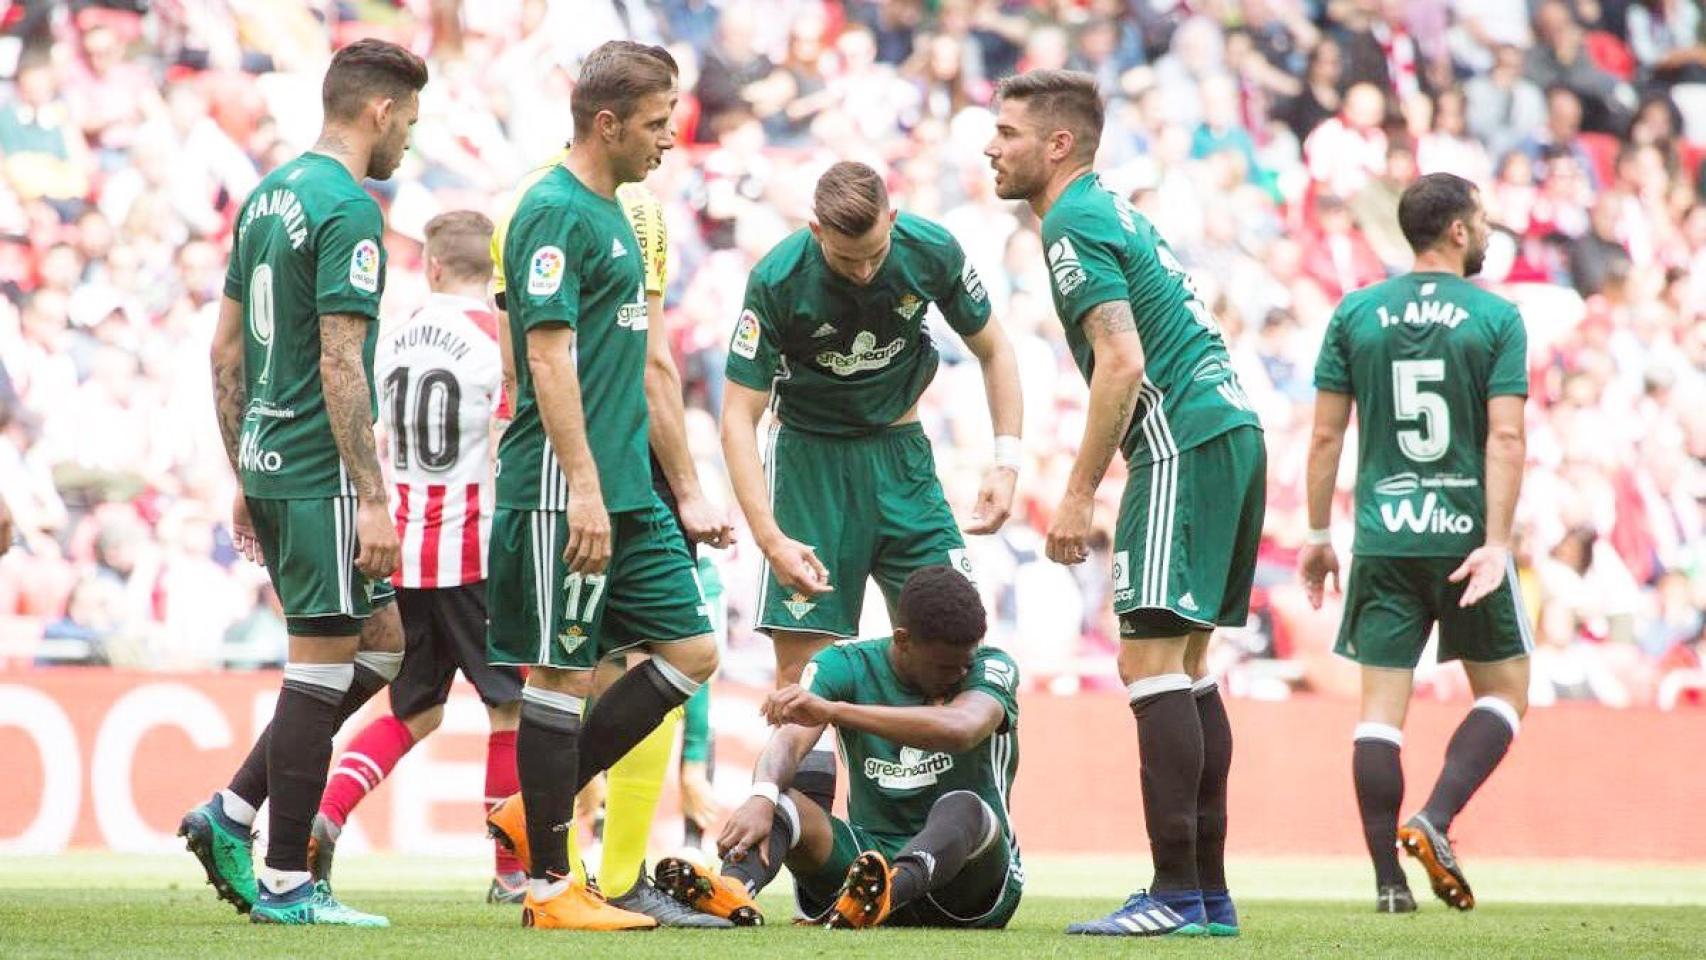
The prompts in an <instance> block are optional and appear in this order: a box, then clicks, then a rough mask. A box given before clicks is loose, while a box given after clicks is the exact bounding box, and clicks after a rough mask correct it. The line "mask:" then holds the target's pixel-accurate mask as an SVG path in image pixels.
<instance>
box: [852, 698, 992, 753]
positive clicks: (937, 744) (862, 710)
mask: <svg viewBox="0 0 1706 960" xmlns="http://www.w3.org/2000/svg"><path fill="white" fill-rule="evenodd" d="M995 720H996V724H995V725H999V722H1000V720H999V717H997V718H995ZM832 722H833V723H834V725H835V726H836V727H838V728H841V729H847V730H857V731H859V732H860V733H868V734H870V735H872V736H875V737H881V738H883V739H884V740H888V741H890V742H892V743H898V744H900V745H901V746H903V747H915V748H917V749H919V750H942V751H945V752H947V753H964V752H965V751H967V750H970V749H971V748H973V747H975V746H977V745H978V744H979V743H982V742H983V741H984V740H986V739H988V738H989V735H990V734H992V733H994V732H995V728H994V726H992V725H990V724H989V723H988V718H986V717H985V716H983V715H982V714H981V713H979V712H974V711H972V710H970V709H968V708H967V707H966V705H964V704H963V703H946V704H936V705H932V706H923V707H878V706H871V705H869V704H862V703H841V702H836V703H834V705H833V716H832Z"/></svg>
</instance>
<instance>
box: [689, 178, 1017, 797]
mask: <svg viewBox="0 0 1706 960" xmlns="http://www.w3.org/2000/svg"><path fill="white" fill-rule="evenodd" d="M813 217H814V220H813V222H812V223H811V225H810V227H809V229H804V230H799V231H797V232H795V233H794V234H792V235H791V236H789V237H788V238H787V239H785V240H783V241H782V242H781V243H779V244H777V245H776V247H775V249H773V250H771V251H770V252H769V253H768V254H766V255H765V256H764V258H763V259H762V260H760V261H759V262H758V264H757V265H756V266H754V267H753V269H752V274H751V276H750V277H749V279H748V280H747V288H746V302H745V307H744V309H743V310H742V312H741V315H740V320H739V322H738V323H737V324H736V326H735V331H734V337H733V339H732V340H731V342H730V344H729V354H728V367H727V376H728V385H727V389H726V390H725V392H724V394H723V422H722V428H723V452H724V456H725V459H726V461H727V463H728V469H729V479H730V481H731V482H732V484H733V486H734V490H735V496H736V498H737V499H738V500H739V501H740V506H741V510H742V511H743V512H744V513H745V514H746V520H747V524H748V526H749V527H751V529H752V535H753V538H754V539H755V540H756V541H757V543H758V547H759V549H760V550H761V551H763V553H764V559H765V570H764V573H763V583H762V585H761V587H760V593H759V601H758V614H757V626H758V629H759V630H761V631H764V632H766V633H769V634H770V637H771V639H772V641H773V642H774V644H775V649H776V681H777V684H778V685H779V686H780V685H785V684H789V683H795V682H797V681H798V680H799V678H800V671H801V670H802V669H803V668H804V667H805V665H806V662H807V661H808V660H810V659H811V657H812V655H813V654H815V653H817V652H818V651H819V650H821V649H823V648H824V647H825V646H826V645H828V644H829V643H831V642H832V641H834V640H835V639H837V638H845V637H851V636H854V635H855V634H857V633H858V630H859V611H860V609H861V607H862V606H863V604H864V597H865V582H866V580H867V579H868V578H870V577H871V576H875V577H876V579H877V583H878V586H879V587H881V589H882V591H883V596H884V599H885V600H887V601H888V605H889V610H890V612H891V614H892V613H893V611H894V604H895V601H896V599H897V597H898V596H899V593H900V587H901V584H903V583H904V582H905V581H906V578H907V576H908V575H909V574H911V573H912V572H913V571H915V570H918V569H921V568H923V567H926V566H931V565H936V564H947V565H950V566H954V567H956V568H958V569H959V570H960V571H961V572H963V573H964V574H966V576H967V577H970V576H972V570H971V564H970V563H969V562H968V561H967V559H966V555H965V538H964V537H963V536H962V535H961V532H960V527H959V524H958V523H957V522H956V521H955V519H954V515H953V513H952V511H950V510H949V509H948V504H947V501H946V499H945V498H944V496H943V494H942V484H941V481H940V480H938V479H937V476H936V463H935V459H934V457H933V455H932V453H931V450H930V441H929V439H928V438H927V437H926V436H925V435H924V428H923V425H922V424H920V423H919V421H918V399H919V397H920V396H921V395H922V394H923V393H924V389H925V387H927V386H929V384H930V380H931V378H932V377H934V376H935V375H936V366H937V363H938V362H939V356H938V353H937V350H936V346H935V344H934V343H933V342H932V341H931V338H930V335H929V333H928V332H927V331H926V330H925V327H924V321H925V317H926V314H927V312H928V310H929V308H930V306H931V305H932V304H934V305H935V306H936V307H937V308H938V309H939V310H940V311H941V313H942V316H943V317H944V318H945V319H946V320H947V322H948V325H949V326H950V327H951V328H953V330H954V332H955V333H957V334H959V335H960V336H961V337H962V338H963V339H964V340H965V344H966V347H967V348H968V349H969V350H970V351H971V353H972V355H973V356H974V357H976V358H977V362H978V364H979V365H980V366H981V367H982V368H983V378H984V389H985V391H986V393H987V395H988V402H989V414H990V420H991V422H992V425H993V427H994V431H995V448H994V454H995V455H994V461H993V464H992V465H991V466H990V467H989V469H988V470H987V471H986V472H985V473H984V477H983V483H982V487H981V489H980V491H979V493H978V499H977V503H976V506H975V507H974V509H973V513H972V516H971V518H970V521H969V522H968V524H967V526H966V529H965V532H966V533H972V534H987V533H994V532H995V531H996V530H998V529H1000V527H1001V524H1002V523H1003V522H1005V521H1006V519H1007V515H1008V513H1009V511H1010V510H1011V508H1012V503H1013V486H1014V482H1015V480H1016V478H1017V476H1018V459H1019V429H1020V420H1021V417H1022V407H1021V401H1020V396H1019V370H1018V365H1017V363H1016V361H1015V360H1014V356H1013V348H1012V345H1011V344H1010V343H1009V342H1008V340H1007V337H1006V334H1004V333H1003V332H1002V330H1001V327H1000V326H999V325H998V324H997V323H995V322H994V321H992V320H991V319H990V309H989V297H988V294H987V292H986V291H985V290H984V288H983V283H982V281H981V280H979V279H978V276H977V271H976V270H975V269H973V267H972V265H971V263H970V261H968V260H967V259H966V257H965V253H964V252H963V251H962V250H961V249H960V245H959V243H958V242H956V241H955V240H954V238H953V235H952V234H950V233H948V231H946V230H944V229H943V228H942V227H940V226H937V225H936V224H934V223H931V222H930V221H928V220H925V219H924V218H922V217H916V216H913V215H911V214H908V213H900V212H898V211H896V210H894V209H893V208H891V207H890V206H889V202H888V192H887V191H886V190H885V189H884V187H883V181H882V178H881V177H880V176H878V175H877V172H876V171H875V170H872V169H871V168H870V167H868V166H865V165H864V164H861V163H837V164H835V165H834V166H832V167H830V169H829V170H828V171H827V172H825V173H824V175H823V176H822V177H821V178H820V179H819V180H818V183H817V189H816V192H815V194H814V197H813ZM766 409H768V410H769V411H770V413H771V417H772V421H771V428H770V435H769V442H768V450H767V451H766V453H765V455H764V457H763V458H762V459H761V458H760V456H759V451H758V444H757V437H756V433H757V427H758V423H759V420H760V418H761V417H762V416H763V415H764V412H765V411H766ZM796 783H797V785H798V786H799V787H800V789H801V790H802V791H803V792H804V793H805V794H806V795H807V796H810V797H812V798H813V800H815V801H817V802H818V803H820V804H821V805H823V806H824V808H825V809H828V807H829V804H830V803H831V802H832V801H833V799H834V797H835V757H834V754H833V753H831V752H830V746H829V743H828V742H827V740H826V742H825V743H824V744H823V745H822V746H821V747H820V748H819V749H818V750H815V751H814V752H813V754H812V756H811V757H809V758H808V759H807V762H806V765H805V766H804V767H803V768H802V769H801V776H800V778H799V779H798V780H797V781H796Z"/></svg>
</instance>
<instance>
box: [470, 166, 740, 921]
mask: <svg viewBox="0 0 1706 960" xmlns="http://www.w3.org/2000/svg"><path fill="white" fill-rule="evenodd" d="M562 159H563V155H562V154H559V155H558V156H556V157H553V158H552V160H551V162H550V163H549V164H546V165H544V166H541V167H539V168H537V169H535V170H533V171H531V172H530V173H529V174H528V175H527V176H526V177H525V178H524V179H523V180H522V181H521V183H520V184H519V185H517V187H516V189H515V192H514V194H513V195H512V197H511V198H510V200H509V201H508V204H507V206H506V209H504V210H503V211H502V212H501V215H500V216H499V217H497V218H496V226H497V229H496V231H495V232H494V234H493V237H492V259H493V262H494V263H495V264H496V268H495V270H494V275H495V277H496V278H497V283H496V301H497V307H498V311H499V313H498V316H499V324H500V327H502V328H503V330H502V332H500V335H499V338H498V339H499V342H500V344H502V346H503V347H504V371H505V386H506V394H508V395H511V396H513V377H514V368H515V358H514V357H513V355H512V351H511V349H510V343H511V341H510V338H509V336H508V332H507V322H508V314H507V304H506V303H505V291H504V272H503V244H504V239H505V235H506V232H507V228H508V226H509V220H510V214H512V213H513V211H514V204H515V202H516V200H517V199H519V198H520V197H521V196H522V195H523V194H525V193H526V192H527V190H528V188H529V187H531V186H532V185H533V184H534V183H535V182H537V181H538V179H539V178H540V177H542V176H543V175H544V174H546V173H548V172H549V171H550V170H551V169H552V168H553V167H554V166H556V165H557V164H559V163H561V162H562ZM616 196H617V200H618V201H620V202H621V205H622V210H623V212H624V213H625V214H626V215H627V217H628V222H629V224H630V225H631V226H632V227H633V229H634V236H635V238H636V239H637V240H638V241H639V247H640V251H639V252H640V256H641V258H642V260H643V262H644V266H645V287H646V312H647V314H648V327H647V332H646V349H647V363H646V384H645V388H646V400H647V406H648V412H649V414H650V429H651V439H652V444H651V447H652V455H651V468H652V485H653V487H654V488H655V489H656V491H657V493H658V496H659V497H660V498H661V499H662V500H663V502H664V503H665V505H667V506H668V507H669V509H670V512H671V513H673V514H674V515H675V521H676V525H677V526H678V527H679V529H680V533H681V535H682V537H683V540H684V541H685V542H686V545H687V549H688V552H689V553H690V554H693V555H694V556H695V557H696V558H697V549H696V548H697V545H698V544H699V543H707V544H710V545H711V546H714V547H723V546H726V545H728V544H729V543H730V542H731V540H732V527H731V526H730V524H729V520H728V514H727V511H726V510H723V509H721V508H719V507H717V506H715V505H714V504H712V503H711V502H710V501H709V500H707V499H706V497H705V495H704V493H703V490H702V489H701V487H700V486H699V478H698V475H697V472H696V470H695V468H694V464H693V462H692V460H691V458H689V457H686V456H671V454H672V453H674V452H677V451H685V450H686V449H687V444H686V442H685V439H684V437H685V433H686V423H685V413H684V410H683V406H682V399H681V396H682V391H681V377H680V374H679V372H678V371H677V370H676V367H675V362H674V359H673V357H672V356H671V354H670V347H669V340H668V332H667V330H666V329H665V326H664V323H663V293H664V287H665V286H666V285H667V282H668V259H669V236H668V229H667V227H666V225H665V223H664V216H663V207H662V205H661V204H659V203H658V200H657V198H656V197H655V196H653V194H652V193H651V191H650V190H647V189H646V188H645V187H644V186H643V185H641V184H639V183H627V184H623V185H622V186H621V187H619V188H618V190H617V195H616ZM672 440H673V441H675V442H671V441H672ZM659 451H665V455H664V457H660V456H659ZM700 566H701V569H703V568H704V567H706V566H708V564H707V563H705V562H703V561H700ZM713 582H714V581H713ZM716 593H717V594H718V596H717V597H711V596H709V595H707V596H706V597H705V602H706V605H707V606H708V607H710V606H715V605H716V604H717V602H718V601H719V600H720V594H721V591H720V589H718V590H716ZM707 594H709V591H707ZM716 619H718V618H716V617H715V616H713V620H716ZM631 656H633V657H634V658H635V659H636V660H637V659H639V658H641V657H643V656H644V655H643V654H632V655H631ZM627 666H628V660H627V657H626V656H622V655H618V657H617V658H613V659H611V660H606V661H605V662H604V663H603V664H602V665H601V667H600V669H599V671H598V674H597V682H596V689H597V690H598V691H599V692H602V691H603V690H604V689H606V688H608V686H609V685H610V684H611V683H612V682H614V680H615V679H616V678H617V677H620V676H621V675H622V672H623V670H625V669H626V668H627ZM708 698H709V693H708V690H707V689H706V688H703V687H702V688H701V689H700V690H699V692H698V693H697V694H696V695H695V696H694V697H693V698H692V700H690V701H689V702H688V704H687V705H686V709H687V710H689V711H693V712H694V713H695V714H696V715H697V716H699V717H703V716H704V714H705V711H706V704H707V701H708ZM682 713H683V711H682V710H681V709H678V710H676V711H674V712H673V713H671V714H670V715H669V717H668V718H667V719H665V721H664V722H663V723H662V724H661V725H660V726H659V727H658V728H657V729H656V730H654V731H653V732H652V733H651V734H650V735H649V736H647V737H646V739H644V740H642V741H641V742H640V743H639V745H638V746H636V747H634V748H633V750H631V751H629V752H628V754H626V755H625V756H624V757H623V758H622V759H621V760H619V761H618V762H617V763H616V764H615V765H614V766H612V767H611V768H610V771H609V774H608V779H607V791H608V793H607V802H606V813H605V820H604V832H603V837H604V852H603V857H602V863H601V865H600V868H599V870H598V873H597V877H598V885H599V887H600V889H601V892H602V893H603V895H604V896H606V897H608V898H609V901H610V904H611V905H612V906H615V907H620V908H621V909H624V910H627V911H631V912H633V913H640V914H644V915H646V916H649V917H652V918H653V919H655V920H656V921H657V922H658V923H659V925H661V926H679V927H722V926H727V925H728V924H727V922H726V921H724V920H722V919H720V918H717V917H712V916H710V915H707V914H704V913H700V912H698V911H696V910H692V909H689V908H686V907H683V906H682V905H681V904H679V903H677V902H676V901H675V900H673V899H671V898H669V897H668V896H665V895H664V894H662V893H660V892H659V891H658V890H656V889H655V888H654V887H653V886H652V884H651V881H650V880H649V879H648V878H647V876H646V871H645V857H646V841H647V839H648V838H649V836H650V834H651V827H652V821H653V819H654V816H655V814H656V811H657V806H658V800H659V797H660V795H661V793H662V791H663V781H664V778H665V776H666V775H667V773H668V766H669V761H670V756H671V754H672V753H673V750H674V745H675V736H676V733H677V731H678V729H679V728H680V726H681V719H682ZM692 741H693V742H692V743H690V744H689V745H688V748H684V750H683V755H682V769H681V785H682V801H683V802H682V806H683V809H684V810H685V811H686V812H688V813H689V814H690V815H691V814H698V819H700V820H707V819H709V812H708V811H709V808H710V804H711V799H710V784H709V781H708V779H707V777H706V774H705V769H706V759H707V758H706V752H707V751H706V748H705V747H704V746H703V739H702V738H700V737H693V738H692ZM487 824H488V827H489V829H490V830H491V832H492V834H493V836H494V837H496V838H497V839H498V841H499V843H501V844H503V845H505V846H508V847H510V848H512V849H513V850H514V851H515V852H516V854H517V856H518V857H519V858H520V860H521V862H522V864H523V865H526V864H527V863H528V860H529V858H528V849H527V832H526V829H525V827H524V824H525V812H524V810H523V806H522V802H521V796H520V794H516V795H513V796H511V797H509V798H507V799H505V800H502V801H500V802H499V803H498V804H496V805H495V806H494V807H493V808H492V810H491V811H490V813H489V815H488V819H487ZM568 843H569V844H570V847H571V855H570V858H569V859H570V863H571V865H572V866H574V868H575V869H576V871H577V873H578V874H579V877H578V880H579V882H581V883H585V882H586V881H587V877H586V868H585V865H584V864H583V863H582V862H581V858H580V857H579V856H578V854H577V852H576V851H575V850H574V849H573V847H574V846H575V841H574V832H573V831H571V832H570V833H569V837H568ZM519 879H520V878H519V877H518V880H519ZM524 888H525V884H522V883H518V884H517V888H516V889H517V897H516V900H515V902H520V898H519V895H520V893H521V892H522V891H523V890H524Z"/></svg>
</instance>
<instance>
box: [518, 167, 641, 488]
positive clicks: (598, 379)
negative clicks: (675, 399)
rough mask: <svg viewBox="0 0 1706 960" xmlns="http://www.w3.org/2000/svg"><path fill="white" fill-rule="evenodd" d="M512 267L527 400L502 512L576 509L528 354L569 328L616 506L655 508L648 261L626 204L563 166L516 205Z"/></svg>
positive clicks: (606, 484) (590, 431)
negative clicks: (540, 339)
mask: <svg viewBox="0 0 1706 960" xmlns="http://www.w3.org/2000/svg"><path fill="white" fill-rule="evenodd" d="M503 260H504V274H505V276H504V286H505V290H506V293H505V297H506V300H507V304H508V307H509V337H510V345H511V346H512V347H513V348H514V350H515V357H516V364H515V394H516V395H515V418H514V419H513V420H511V421H510V425H509V427H508V428H507V429H506V430H505V431H504V435H503V439H502V440H501V441H500V442H499V444H498V465H497V470H498V474H497V504H498V506H500V507H507V508H511V509H516V510H567V509H568V507H569V484H568V478H567V476H566V475H565V474H564V473H563V469H562V467H561V466H560V465H559V464H558V462H557V454H556V451H555V450H553V449H552V447H551V440H550V438H549V437H547V436H546V435H545V423H544V421H543V420H542V419H541V417H540V415H539V401H538V394H537V392H536V391H535V389H534V383H533V373H532V371H531V370H529V369H528V364H527V359H526V358H527V331H529V330H533V329H536V328H539V327H550V326H559V325H561V326H568V327H570V328H572V329H573V330H574V332H575V342H574V348H573V349H574V355H575V371H576V373H577V374H578V375H579V377H580V387H581V405H582V413H583V414H584V416H585V418H586V433H587V445H588V446H589V447H591V448H592V458H593V460H594V461H596V463H597V467H598V483H599V487H600V489H601V490H602V492H603V494H604V507H605V509H606V510H608V511H609V512H611V513H621V512H624V511H628V510H638V509H640V508H642V507H645V506H647V505H648V504H650V503H651V498H652V474H651V464H650V461H649V460H648V459H647V453H646V450H647V446H646V445H647V437H646V430H647V423H648V420H647V413H646V387H645V380H646V327H647V321H646V290H645V263H644V260H643V258H642V257H641V256H640V245H639V241H637V240H635V239H634V230H633V228H632V227H630V226H629V225H628V217H627V216H626V215H625V214H624V213H623V212H622V205H621V204H620V203H618V202H616V201H615V200H614V199H611V198H608V197H601V196H599V195H598V194H596V193H594V192H592V191H591V190H589V189H587V188H586V186H585V185H584V184H582V183H581V182H580V180H579V179H578V178H576V177H575V175H574V174H572V173H570V172H569V171H568V169H567V168H565V167H563V166H561V165H559V166H557V167H555V168H553V169H552V170H551V172H550V173H547V174H546V175H545V176H543V177H541V178H539V180H538V182H536V183H535V184H534V185H533V186H532V187H531V188H529V189H528V191H527V193H526V194H525V195H524V196H523V197H522V198H521V202H520V203H519V204H517V205H516V208H515V215H514V217H513V219H511V221H510V226H509V233H508V235H507V236H506V237H505V239H504V256H503Z"/></svg>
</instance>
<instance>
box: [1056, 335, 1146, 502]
mask: <svg viewBox="0 0 1706 960" xmlns="http://www.w3.org/2000/svg"><path fill="white" fill-rule="evenodd" d="M1142 384H1143V365H1142V364H1141V363H1139V364H1137V365H1135V366H1132V365H1129V364H1119V365H1112V364H1109V365H1104V364H1102V363H1100V362H1098V363H1097V365H1096V369H1095V372H1094V373H1092V374H1091V375H1090V405H1089V416H1088V417H1087V418H1086V420H1085V423H1084V439H1083V441H1082V442H1081V443H1080V444H1079V445H1078V458H1077V459H1076V460H1074V461H1073V462H1072V473H1071V474H1070V475H1069V476H1068V478H1067V481H1066V489H1067V492H1068V493H1072V494H1078V495H1080V496H1086V497H1093V496H1095V495H1096V487H1097V486H1098V485H1100V484H1101V482H1102V478H1103V477H1104V476H1107V473H1108V465H1109V464H1110V463H1112V462H1113V460H1114V453H1115V451H1117V450H1119V448H1120V441H1121V440H1123V439H1125V434H1126V430H1127V428H1128V427H1130V425H1131V416H1132V411H1133V410H1134V409H1136V407H1137V394H1138V390H1139V389H1140V388H1141V387H1142Z"/></svg>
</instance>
